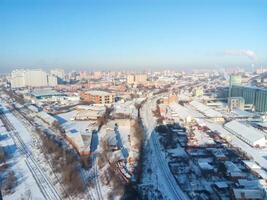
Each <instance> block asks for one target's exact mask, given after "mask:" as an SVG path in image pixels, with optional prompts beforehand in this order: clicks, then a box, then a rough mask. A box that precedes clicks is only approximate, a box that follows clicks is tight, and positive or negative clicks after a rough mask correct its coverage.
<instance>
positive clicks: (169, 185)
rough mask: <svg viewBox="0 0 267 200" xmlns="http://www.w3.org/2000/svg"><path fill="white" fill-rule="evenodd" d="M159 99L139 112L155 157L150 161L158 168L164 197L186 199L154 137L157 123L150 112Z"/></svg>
mask: <svg viewBox="0 0 267 200" xmlns="http://www.w3.org/2000/svg"><path fill="white" fill-rule="evenodd" d="M159 97H160V96H158V97H154V98H153V99H151V100H148V101H147V102H146V103H145V104H144V106H143V107H142V112H141V117H142V120H143V124H144V126H145V129H146V133H147V135H146V139H147V140H148V141H149V143H148V144H149V145H150V147H151V150H152V152H153V154H155V155H156V156H153V158H154V159H153V160H152V162H154V163H155V165H156V166H158V168H159V175H160V177H159V178H160V179H161V180H162V181H164V183H162V185H163V186H164V189H165V191H164V195H167V196H168V198H170V199H173V200H177V199H179V200H184V199H188V197H187V196H186V195H185V194H184V192H183V191H182V190H181V188H180V187H179V185H178V184H177V182H176V181H175V179H174V177H173V175H172V173H171V171H170V169H169V166H168V164H167V161H166V159H165V157H164V155H163V154H162V152H161V149H160V145H159V142H158V138H157V137H156V133H155V131H154V128H155V127H156V125H157V123H156V119H155V118H154V116H153V113H152V111H153V110H155V105H156V101H157V99H158V98H159Z"/></svg>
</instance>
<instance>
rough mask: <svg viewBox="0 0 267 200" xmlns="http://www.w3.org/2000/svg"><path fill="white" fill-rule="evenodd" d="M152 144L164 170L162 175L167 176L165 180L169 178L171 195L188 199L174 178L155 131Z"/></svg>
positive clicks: (180, 198)
mask: <svg viewBox="0 0 267 200" xmlns="http://www.w3.org/2000/svg"><path fill="white" fill-rule="evenodd" d="M151 137H152V145H153V147H154V150H155V153H156V155H158V156H156V159H157V162H158V164H159V165H160V169H161V172H162V175H163V176H164V177H165V180H167V183H168V188H169V191H170V192H171V195H172V197H173V199H179V200H186V199H188V198H187V197H186V196H185V194H184V192H183V191H182V190H181V188H180V187H179V185H177V183H176V180H175V179H174V177H173V175H172V173H171V172H170V169H169V166H168V165H167V163H166V162H167V161H166V159H165V158H164V157H163V155H162V152H161V150H160V144H159V142H158V139H157V137H156V134H155V132H153V133H152V135H151Z"/></svg>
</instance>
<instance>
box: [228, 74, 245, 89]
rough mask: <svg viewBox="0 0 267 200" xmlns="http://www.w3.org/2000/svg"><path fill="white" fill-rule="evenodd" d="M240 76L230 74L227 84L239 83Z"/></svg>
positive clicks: (240, 81) (240, 80)
mask: <svg viewBox="0 0 267 200" xmlns="http://www.w3.org/2000/svg"><path fill="white" fill-rule="evenodd" d="M241 83H242V77H241V76H240V75H230V80H229V85H230V87H231V86H233V85H241Z"/></svg>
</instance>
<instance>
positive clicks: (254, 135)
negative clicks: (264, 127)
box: [224, 120, 265, 143]
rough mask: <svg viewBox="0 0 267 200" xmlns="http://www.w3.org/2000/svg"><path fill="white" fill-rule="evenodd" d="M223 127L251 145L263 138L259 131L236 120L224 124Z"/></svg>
mask: <svg viewBox="0 0 267 200" xmlns="http://www.w3.org/2000/svg"><path fill="white" fill-rule="evenodd" d="M224 127H225V128H227V129H229V130H231V131H233V132H234V133H235V134H237V135H239V136H241V137H243V138H244V139H246V140H248V141H250V142H252V143H254V142H257V141H259V140H261V139H263V138H265V136H264V134H263V132H262V131H259V130H257V129H255V128H254V127H252V126H250V125H248V124H243V123H241V122H239V121H237V120H233V121H231V122H228V123H226V124H225V125H224Z"/></svg>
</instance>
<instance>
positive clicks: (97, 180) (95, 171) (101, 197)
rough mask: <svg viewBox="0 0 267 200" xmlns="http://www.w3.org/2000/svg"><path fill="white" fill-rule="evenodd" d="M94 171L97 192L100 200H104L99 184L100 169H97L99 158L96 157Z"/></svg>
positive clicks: (94, 156) (94, 158) (94, 157)
mask: <svg viewBox="0 0 267 200" xmlns="http://www.w3.org/2000/svg"><path fill="white" fill-rule="evenodd" d="M93 165H94V166H93V169H94V181H95V186H96V192H97V196H98V199H99V200H103V195H102V192H101V187H100V183H99V176H98V169H97V158H96V155H93Z"/></svg>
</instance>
